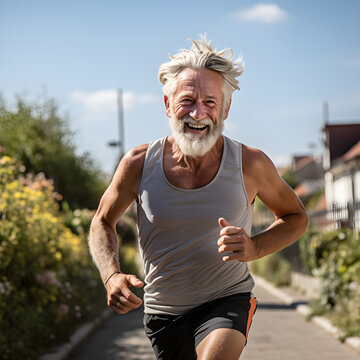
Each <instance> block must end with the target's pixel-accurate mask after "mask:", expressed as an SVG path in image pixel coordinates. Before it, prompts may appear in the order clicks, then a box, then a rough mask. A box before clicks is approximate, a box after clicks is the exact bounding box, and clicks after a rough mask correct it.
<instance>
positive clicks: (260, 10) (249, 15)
mask: <svg viewBox="0 0 360 360" xmlns="http://www.w3.org/2000/svg"><path fill="white" fill-rule="evenodd" d="M231 16H232V17H233V18H235V19H237V20H241V21H247V22H261V23H266V24H273V23H277V22H280V21H283V20H285V19H286V18H287V17H288V13H287V12H286V11H285V10H283V9H281V8H280V7H279V6H278V5H276V4H257V5H254V6H253V7H251V8H249V9H245V10H239V11H236V12H235V13H233V14H232V15H231Z"/></svg>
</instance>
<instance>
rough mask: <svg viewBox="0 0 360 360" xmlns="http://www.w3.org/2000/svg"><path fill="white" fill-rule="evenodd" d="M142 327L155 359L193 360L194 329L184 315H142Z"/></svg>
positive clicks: (194, 354) (194, 352) (194, 356)
mask: <svg viewBox="0 0 360 360" xmlns="http://www.w3.org/2000/svg"><path fill="white" fill-rule="evenodd" d="M144 328H145V333H146V335H147V337H148V338H149V339H150V341H151V345H152V347H153V350H154V353H155V355H156V359H157V360H185V359H186V360H195V359H196V351H195V340H194V330H193V327H192V325H191V323H190V322H189V321H187V319H186V317H185V316H168V315H148V314H145V315H144Z"/></svg>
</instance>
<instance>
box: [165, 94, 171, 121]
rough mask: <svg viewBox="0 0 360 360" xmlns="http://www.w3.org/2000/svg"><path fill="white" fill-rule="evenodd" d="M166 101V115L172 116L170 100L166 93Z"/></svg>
mask: <svg viewBox="0 0 360 360" xmlns="http://www.w3.org/2000/svg"><path fill="white" fill-rule="evenodd" d="M164 103H165V108H166V115H167V116H168V117H170V113H171V110H170V101H169V98H168V97H167V96H166V95H164Z"/></svg>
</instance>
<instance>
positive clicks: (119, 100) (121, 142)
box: [117, 89, 125, 161]
mask: <svg viewBox="0 0 360 360" xmlns="http://www.w3.org/2000/svg"><path fill="white" fill-rule="evenodd" d="M117 105H118V120H119V161H120V160H121V159H122V157H123V156H124V155H125V146H124V145H125V144H124V142H125V139H124V138H125V136H124V112H123V93H122V90H121V89H118V91H117Z"/></svg>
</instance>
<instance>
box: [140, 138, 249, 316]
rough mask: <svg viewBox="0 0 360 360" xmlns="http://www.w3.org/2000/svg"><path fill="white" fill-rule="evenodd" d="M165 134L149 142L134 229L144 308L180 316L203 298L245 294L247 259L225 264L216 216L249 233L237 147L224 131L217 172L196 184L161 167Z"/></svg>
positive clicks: (157, 312) (246, 288)
mask: <svg viewBox="0 0 360 360" xmlns="http://www.w3.org/2000/svg"><path fill="white" fill-rule="evenodd" d="M165 141H166V138H162V139H159V140H156V141H154V142H152V143H150V144H149V147H148V150H147V153H146V156H145V163H144V169H143V173H142V180H141V185H140V189H139V194H138V197H139V202H138V204H137V210H138V228H139V245H140V252H141V254H142V257H143V260H144V272H145V287H144V290H145V296H144V305H145V313H148V314H169V315H180V314H183V313H185V312H186V311H188V310H191V309H192V308H194V307H196V306H198V305H201V304H203V303H205V302H208V301H211V300H214V299H217V298H220V297H224V296H228V295H233V294H237V293H242V292H251V290H252V289H253V287H254V280H253V278H252V276H251V275H250V272H249V266H248V264H247V263H243V262H240V261H237V260H235V261H229V262H224V261H223V260H222V257H223V254H220V253H219V252H218V245H217V241H218V239H219V237H220V235H219V233H220V230H221V228H220V226H219V225H218V218H219V217H224V218H225V219H226V220H227V221H228V222H229V223H230V224H231V225H234V226H239V227H242V228H244V229H245V230H246V232H247V233H248V234H249V235H250V230H251V222H252V210H253V206H252V205H250V206H249V205H248V199H247V194H246V191H245V187H244V180H243V174H242V145H241V143H239V142H237V141H235V140H232V139H229V138H227V137H225V136H224V149H223V155H222V160H221V163H220V167H219V170H218V172H217V174H216V176H215V177H214V178H213V179H212V180H211V182H210V183H208V184H207V185H205V186H203V187H201V188H197V189H180V188H177V187H176V186H174V185H172V184H171V183H170V182H169V181H168V180H167V179H166V177H165V174H164V171H163V152H164V146H165Z"/></svg>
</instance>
